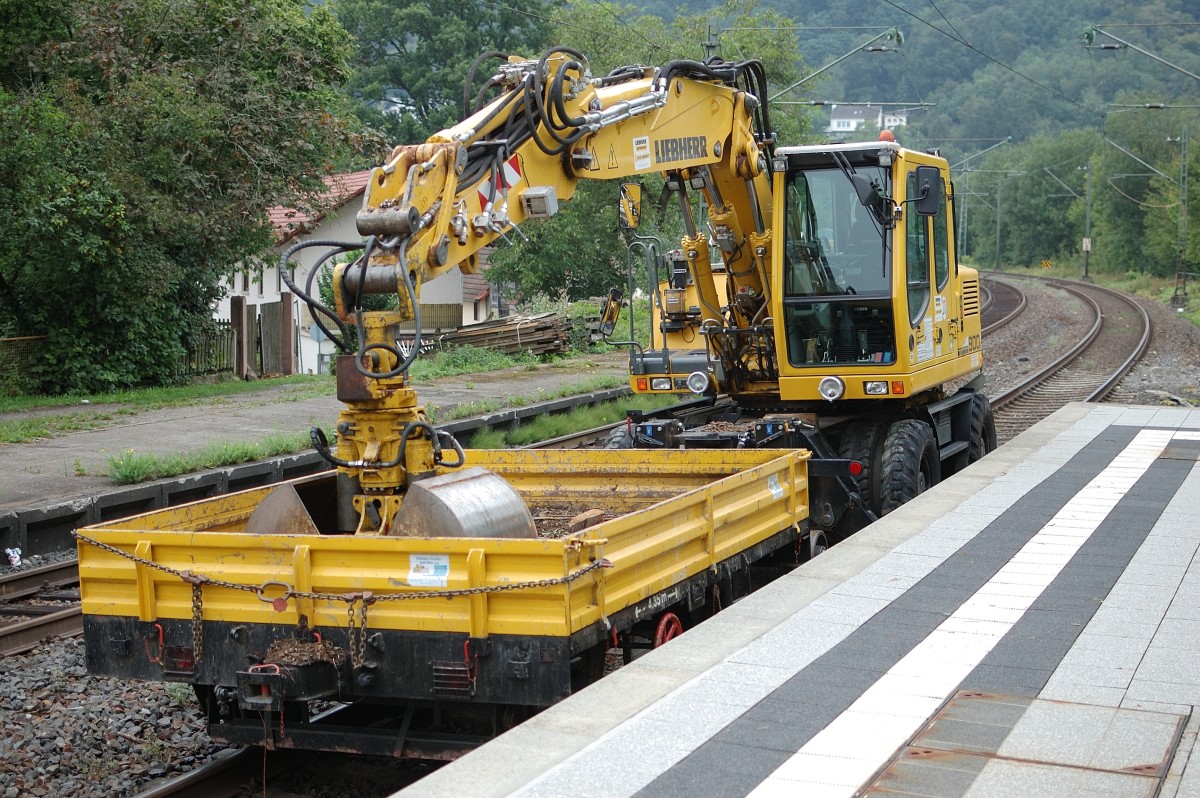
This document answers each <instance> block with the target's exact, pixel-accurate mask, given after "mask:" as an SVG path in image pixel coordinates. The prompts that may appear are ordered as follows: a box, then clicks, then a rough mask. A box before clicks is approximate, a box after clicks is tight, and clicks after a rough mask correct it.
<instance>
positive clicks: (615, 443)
mask: <svg viewBox="0 0 1200 798" xmlns="http://www.w3.org/2000/svg"><path fill="white" fill-rule="evenodd" d="M604 448H605V449H632V448H633V434H632V433H631V432H630V431H629V425H628V424H621V425H619V426H616V427H613V428H612V429H611V430H609V433H608V435H607V436H605V438H604Z"/></svg>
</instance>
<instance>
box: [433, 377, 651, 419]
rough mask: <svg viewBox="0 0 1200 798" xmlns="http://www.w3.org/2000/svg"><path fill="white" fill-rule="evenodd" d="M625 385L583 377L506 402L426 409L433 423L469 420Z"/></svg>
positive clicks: (613, 379)
mask: <svg viewBox="0 0 1200 798" xmlns="http://www.w3.org/2000/svg"><path fill="white" fill-rule="evenodd" d="M626 384H628V380H627V379H626V378H624V377H617V376H607V375H606V376H592V377H584V378H583V379H581V380H579V381H578V382H573V383H571V384H570V385H564V386H562V387H561V388H559V389H558V390H557V391H539V392H538V394H537V396H520V395H514V396H510V397H509V398H508V399H507V400H506V401H499V400H494V399H488V400H483V401H478V402H463V403H461V404H457V405H455V406H454V407H452V408H449V409H448V410H446V411H443V410H441V409H440V408H437V407H430V408H428V412H429V417H430V419H431V420H432V421H433V422H435V423H437V422H446V421H453V420H454V419H458V418H470V417H471V416H482V415H484V414H485V413H494V412H495V411H497V410H500V409H502V408H505V407H525V406H526V405H531V404H534V403H535V402H548V401H550V400H552V399H561V398H562V397H564V396H575V395H576V394H584V393H593V392H595V391H605V390H608V389H610V388H617V387H620V386H622V385H626Z"/></svg>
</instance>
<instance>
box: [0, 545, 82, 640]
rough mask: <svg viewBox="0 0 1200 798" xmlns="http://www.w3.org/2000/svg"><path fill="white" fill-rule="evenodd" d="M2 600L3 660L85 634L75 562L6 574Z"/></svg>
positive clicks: (0, 580)
mask: <svg viewBox="0 0 1200 798" xmlns="http://www.w3.org/2000/svg"><path fill="white" fill-rule="evenodd" d="M0 600H2V601H3V603H2V604H0V657H9V656H12V655H14V654H22V653H24V652H26V651H29V650H30V649H32V648H34V647H35V646H36V645H38V644H39V643H41V642H42V641H43V640H46V639H47V638H53V637H68V636H71V635H77V634H79V633H80V632H82V631H83V619H82V616H81V615H80V608H79V573H78V569H77V568H76V565H75V561H74V560H64V561H63V562H57V563H51V564H49V565H43V566H41V567H39V568H31V569H29V570H25V571H14V572H12V573H9V574H5V575H4V576H3V577H0Z"/></svg>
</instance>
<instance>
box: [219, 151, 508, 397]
mask: <svg viewBox="0 0 1200 798" xmlns="http://www.w3.org/2000/svg"><path fill="white" fill-rule="evenodd" d="M369 177H370V170H366V171H362V172H350V173H347V174H339V175H331V176H329V177H327V178H325V183H326V185H328V186H329V192H328V193H327V194H325V195H322V197H320V198H319V202H320V205H321V206H322V207H323V208H324V209H323V210H321V211H319V212H316V213H312V214H309V213H306V212H304V211H301V210H297V209H295V208H280V207H277V208H271V209H270V211H269V214H270V218H271V223H272V224H273V225H274V227H275V231H276V234H277V240H276V243H275V246H274V248H273V249H272V251H271V253H270V254H269V255H268V256H265V257H264V258H263V259H262V260H260V261H259V262H257V263H254V264H249V266H248V268H246V269H243V270H241V271H239V272H238V273H236V274H234V275H233V277H232V278H230V279H228V280H226V281H225V283H224V286H223V287H224V288H225V291H224V295H223V297H222V299H221V300H220V301H219V302H218V303H217V306H216V308H215V309H214V311H213V317H214V318H216V319H221V320H226V321H228V320H229V318H230V312H229V303H230V297H233V296H243V297H245V298H246V303H247V304H248V305H263V304H268V303H272V302H278V301H279V297H280V294H281V292H283V291H286V290H287V284H286V283H284V281H283V278H282V277H281V276H280V274H279V258H280V256H281V255H282V254H283V252H284V251H285V250H286V249H287V248H288V247H290V246H292V245H293V244H295V243H297V242H298V241H301V240H305V239H308V240H314V241H317V240H320V241H361V240H362V236H361V235H359V233H358V229H357V227H356V226H355V221H354V217H355V214H356V213H357V212H358V209H359V208H360V207H361V205H362V196H363V192H364V190H365V189H366V185H367V180H368V179H369ZM326 251H327V249H326V248H325V247H312V248H309V249H302V250H300V251H299V252H298V253H296V254H295V255H294V256H293V257H292V262H293V263H295V264H297V265H296V268H295V269H294V273H293V274H292V275H291V277H292V281H293V282H294V283H295V284H296V285H297V286H299V287H300V288H301V289H304V288H305V285H306V282H307V280H308V275H309V271H310V270H311V269H312V267H313V265H314V264H315V263H316V262H317V260H319V259H320V258H321V256H322V255H323V254H324V253H325V252H326ZM481 260H482V259H481ZM490 293H491V292H490V291H489V288H488V284H487V281H486V279H485V278H484V277H483V275H482V274H472V275H464V274H463V273H462V272H461V271H459V270H458V268H457V267H455V268H454V269H452V270H451V271H450V272H448V273H446V274H444V275H442V276H441V277H438V278H437V279H436V280H431V281H429V282H428V283H425V284H424V285H422V286H421V302H422V304H427V305H437V304H441V305H449V304H461V305H462V308H463V314H462V322H463V323H464V324H470V323H473V322H476V321H482V320H484V319H486V318H487V317H488V314H489V313H490V312H491V310H492V308H491V306H490V302H489V300H490ZM312 294H313V295H314V296H318V289H317V283H316V279H315V278H314V280H313V284H312ZM294 301H295V302H296V305H297V306H296V312H295V316H294V317H295V318H296V319H297V323H298V325H299V341H298V346H297V349H296V357H297V370H298V371H299V372H300V373H302V374H316V373H318V371H319V368H318V364H319V363H320V362H321V360H322V358H321V356H322V355H324V356H329V355H332V354H333V352H334V346H333V344H332V343H331V342H330V341H328V340H321V339H324V335H323V334H322V333H321V331H320V329H319V328H318V327H317V326H316V325H315V324H314V323H313V320H312V316H311V315H310V314H309V312H308V308H307V307H306V306H305V305H304V304H303V303H302V302H300V300H299V299H296V300H294ZM326 326H329V325H328V323H327V324H326Z"/></svg>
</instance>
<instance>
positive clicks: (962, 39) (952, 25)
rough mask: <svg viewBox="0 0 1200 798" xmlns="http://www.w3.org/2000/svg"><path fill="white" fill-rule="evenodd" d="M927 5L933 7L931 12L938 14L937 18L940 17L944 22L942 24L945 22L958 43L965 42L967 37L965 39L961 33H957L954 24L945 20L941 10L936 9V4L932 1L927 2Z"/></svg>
mask: <svg viewBox="0 0 1200 798" xmlns="http://www.w3.org/2000/svg"><path fill="white" fill-rule="evenodd" d="M929 5H931V6H933V10H934V11H936V12H938V16H939V17H941V18H942V20H943V21H944V22H945V23H946V24H947V25H949V26H950V30H952V31H954V33H955V34H956V35H957V36H958V40H959V41H960V42H966V41H967V37H966V36H963V35H962V34H961V33H959V32H958V28H956V27H954V23H953V22H951V21H950V20H949V19H947V18H946V15H945V14H943V13H942V9H940V8H938V7H937V3H935V2H933V0H929Z"/></svg>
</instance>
